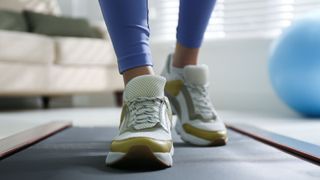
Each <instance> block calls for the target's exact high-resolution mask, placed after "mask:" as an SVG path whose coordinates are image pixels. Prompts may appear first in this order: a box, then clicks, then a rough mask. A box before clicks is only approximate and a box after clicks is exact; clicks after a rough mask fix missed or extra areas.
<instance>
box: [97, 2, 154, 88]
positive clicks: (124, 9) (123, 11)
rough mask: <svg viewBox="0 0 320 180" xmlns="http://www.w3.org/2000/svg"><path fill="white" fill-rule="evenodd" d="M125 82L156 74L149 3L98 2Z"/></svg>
mask: <svg viewBox="0 0 320 180" xmlns="http://www.w3.org/2000/svg"><path fill="white" fill-rule="evenodd" d="M99 2H100V6H101V10H102V13H103V16H104V19H105V22H106V24H107V27H108V31H109V34H110V37H111V40H112V43H113V46H114V49H115V52H116V55H117V59H118V66H119V71H120V73H121V74H123V77H124V81H125V83H127V82H128V81H129V80H130V79H132V78H134V77H136V76H139V75H145V74H153V70H152V59H151V52H150V47H149V34H150V33H149V24H148V1H147V0H99Z"/></svg>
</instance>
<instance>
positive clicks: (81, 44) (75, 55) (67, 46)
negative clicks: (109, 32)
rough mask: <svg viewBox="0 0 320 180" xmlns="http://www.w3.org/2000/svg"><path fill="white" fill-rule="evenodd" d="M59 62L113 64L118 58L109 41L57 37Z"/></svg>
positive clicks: (65, 63)
mask: <svg viewBox="0 0 320 180" xmlns="http://www.w3.org/2000/svg"><path fill="white" fill-rule="evenodd" d="M55 42H56V47H57V59H56V63H57V64H64V65H111V64H116V58H115V55H114V51H113V48H112V45H111V43H110V42H109V41H106V40H102V39H92V38H72V37H68V38H66V37H59V38H55Z"/></svg>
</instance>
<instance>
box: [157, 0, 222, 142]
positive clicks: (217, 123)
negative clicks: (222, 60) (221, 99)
mask: <svg viewBox="0 0 320 180" xmlns="http://www.w3.org/2000/svg"><path fill="white" fill-rule="evenodd" d="M214 5H215V0H180V12H179V23H178V28H177V45H176V49H175V52H174V55H173V57H172V55H169V56H168V60H167V63H166V65H165V68H164V70H163V72H162V75H163V76H165V77H166V79H167V85H166V88H165V92H166V94H167V97H168V98H169V100H170V102H171V104H172V107H173V108H172V109H173V111H174V112H175V113H176V114H177V115H178V118H177V121H176V122H177V123H176V126H175V127H176V130H177V132H178V134H179V135H180V136H181V137H182V138H181V139H183V140H184V141H186V142H188V143H191V144H193V145H199V146H208V145H214V146H216V145H224V144H226V142H227V130H226V127H225V125H224V123H223V121H222V120H221V119H220V118H219V117H218V115H217V113H216V112H215V109H214V107H213V104H212V102H211V98H210V97H209V91H208V86H209V83H210V81H209V78H210V75H209V68H208V66H206V65H197V60H198V53H199V48H200V46H201V43H202V39H203V35H204V32H205V30H206V27H207V25H208V22H209V19H210V17H211V12H212V10H213V7H214ZM172 61H173V62H172Z"/></svg>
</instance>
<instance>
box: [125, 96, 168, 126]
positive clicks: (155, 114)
mask: <svg viewBox="0 0 320 180" xmlns="http://www.w3.org/2000/svg"><path fill="white" fill-rule="evenodd" d="M162 102H163V98H159V97H138V98H135V99H133V100H131V101H129V102H128V109H129V113H130V117H131V118H130V119H131V120H130V122H129V123H128V127H132V128H134V129H135V130H140V129H146V128H151V127H154V126H155V125H156V124H158V123H160V105H161V104H162Z"/></svg>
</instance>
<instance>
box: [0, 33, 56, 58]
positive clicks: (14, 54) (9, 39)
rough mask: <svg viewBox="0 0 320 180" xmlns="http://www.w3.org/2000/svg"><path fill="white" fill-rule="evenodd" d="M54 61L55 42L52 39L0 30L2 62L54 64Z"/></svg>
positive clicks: (0, 56) (0, 55)
mask: <svg viewBox="0 0 320 180" xmlns="http://www.w3.org/2000/svg"><path fill="white" fill-rule="evenodd" d="M53 60H54V42H53V40H52V39H51V38H49V37H47V36H42V35H36V34H31V33H23V32H14V31H4V30H0V61H7V62H22V63H52V62H53Z"/></svg>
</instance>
